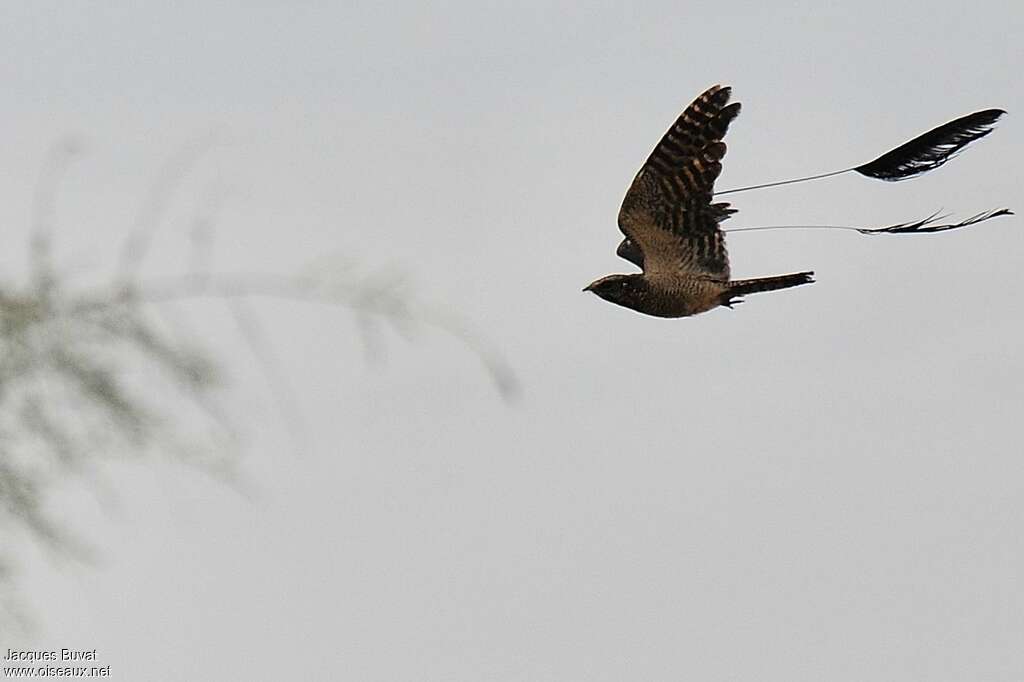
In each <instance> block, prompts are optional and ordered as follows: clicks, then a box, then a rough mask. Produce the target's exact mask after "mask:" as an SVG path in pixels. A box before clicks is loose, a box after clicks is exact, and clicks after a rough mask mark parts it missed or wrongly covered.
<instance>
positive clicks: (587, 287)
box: [583, 282, 594, 291]
mask: <svg viewBox="0 0 1024 682" xmlns="http://www.w3.org/2000/svg"><path fill="white" fill-rule="evenodd" d="M593 290H594V283H593V282H591V283H590V284H588V285H587V286H585V287H583V291H593Z"/></svg>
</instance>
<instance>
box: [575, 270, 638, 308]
mask: <svg viewBox="0 0 1024 682" xmlns="http://www.w3.org/2000/svg"><path fill="white" fill-rule="evenodd" d="M642 288H643V275H608V276H607V277H602V278H601V279H598V280H594V281H593V282H591V283H590V284H588V285H587V286H586V287H585V288H584V289H583V291H592V292H594V293H595V294H597V295H598V296H600V297H601V298H603V299H604V300H606V301H611V302H612V303H617V304H619V305H624V306H626V307H627V308H631V307H633V306H631V305H630V303H631V302H632V301H634V300H635V299H636V297H637V295H638V294H639V293H640V290H641V289H642Z"/></svg>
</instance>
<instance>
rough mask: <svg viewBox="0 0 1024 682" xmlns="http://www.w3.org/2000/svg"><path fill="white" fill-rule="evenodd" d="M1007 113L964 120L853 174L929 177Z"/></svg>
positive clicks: (998, 111)
mask: <svg viewBox="0 0 1024 682" xmlns="http://www.w3.org/2000/svg"><path fill="white" fill-rule="evenodd" d="M1005 113H1006V112H1005V111H1003V110H1002V109H985V110H984V111H976V112H974V113H973V114H968V115H966V116H961V117H960V118H958V119H956V120H955V121H950V122H949V123H945V124H943V125H940V126H939V127H938V128H933V129H932V130H929V131H928V132H927V133H924V134H923V135H918V136H917V137H915V138H914V139H913V140H911V141H910V142H907V143H905V144H901V145H900V146H899V147H896V149H893V150H892V151H890V152H886V153H885V154H882V155H881V156H879V157H878V158H877V159H875V160H874V161H869V162H868V163H865V164H864V165H862V166H857V167H856V168H854V169H853V170H855V171H857V172H858V173H860V174H861V175H866V176H868V177H869V178H878V179H879V180H887V181H889V182H894V181H897V180H906V179H907V178H912V177H914V176H916V175H920V174H921V173H926V172H928V171H930V170H934V169H936V168H938V167H939V166H941V165H942V164H944V163H946V162H947V161H949V160H950V159H951V158H953V157H954V156H956V154H957V152H959V151H960V150H961V149H963V148H964V147H966V146H967V145H969V144H970V143H971V142H974V141H975V140H980V139H981V138H983V137H985V136H986V135H988V134H989V133H991V132H992V126H994V125H995V123H996V121H998V120H999V118H1000V117H1001V116H1002V115H1003V114H1005Z"/></svg>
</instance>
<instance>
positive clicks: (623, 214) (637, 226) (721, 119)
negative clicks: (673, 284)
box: [618, 85, 740, 280]
mask: <svg viewBox="0 0 1024 682" xmlns="http://www.w3.org/2000/svg"><path fill="white" fill-rule="evenodd" d="M729 95H730V90H729V88H724V87H721V86H718V85H716V86H714V87H712V88H710V89H709V90H708V91H707V92H705V93H704V94H703V95H701V96H700V97H698V98H697V99H696V100H694V101H693V103H692V104H690V106H689V107H687V108H686V111H684V112H683V113H682V115H680V116H679V118H678V119H676V122H675V123H674V124H673V125H672V127H671V128H669V129H668V132H666V133H665V135H664V136H663V137H662V138H661V141H660V142H659V143H658V145H657V146H656V147H655V148H654V151H653V152H651V155H650V156H649V157H648V159H647V161H646V162H645V163H644V165H643V167H642V168H641V169H640V172H639V173H637V175H636V178H635V179H634V180H633V184H632V185H631V186H630V188H629V191H627V192H626V197H625V199H623V201H622V208H621V209H620V211H619V228H620V229H621V230H622V232H623V233H624V234H625V235H626V242H624V243H623V244H622V245H620V247H619V250H618V253H619V255H621V256H623V257H625V258H627V260H630V261H632V262H634V263H637V264H638V265H640V266H641V267H642V268H643V270H644V273H645V274H647V275H648V276H655V277H656V276H658V275H659V274H668V273H671V274H677V273H679V272H685V273H690V274H694V275H706V276H710V277H714V278H716V279H725V280H727V279H728V278H729V256H728V254H727V252H726V249H725V236H724V235H723V234H722V231H721V230H720V229H719V227H718V223H719V222H721V221H722V220H724V219H725V218H727V217H728V216H729V215H730V214H732V213H733V212H734V210H733V209H731V208H729V205H728V204H726V203H715V204H712V203H711V197H712V196H713V194H714V184H715V179H716V178H718V175H719V173H721V172H722V164H721V161H722V157H723V156H725V143H724V142H722V138H723V137H724V136H725V133H726V131H727V130H728V128H729V123H730V122H732V120H733V119H734V118H736V115H737V114H739V111H740V105H739V103H738V102H736V103H733V104H729V103H728V102H729ZM638 253H639V257H637V254H638ZM630 256H633V257H630ZM638 260H639V263H638V262H637V261H638Z"/></svg>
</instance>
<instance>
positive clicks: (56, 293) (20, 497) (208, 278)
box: [0, 140, 516, 630]
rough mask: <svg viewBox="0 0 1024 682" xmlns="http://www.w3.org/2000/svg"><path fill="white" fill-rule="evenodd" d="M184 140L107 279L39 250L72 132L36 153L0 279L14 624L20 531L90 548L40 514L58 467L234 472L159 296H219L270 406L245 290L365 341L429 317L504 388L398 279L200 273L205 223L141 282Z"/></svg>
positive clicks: (277, 393) (511, 380) (205, 254)
mask: <svg viewBox="0 0 1024 682" xmlns="http://www.w3.org/2000/svg"><path fill="white" fill-rule="evenodd" d="M203 149H204V147H203V145H196V144H193V145H189V146H187V147H185V148H184V149H183V150H182V152H180V153H179V154H177V155H175V156H174V157H172V159H171V160H170V161H169V162H168V164H167V165H166V166H165V168H164V169H163V170H162V171H161V172H160V174H159V175H158V179H157V181H156V183H154V187H153V189H152V192H151V195H150V196H149V197H147V198H146V200H145V201H144V202H143V209H142V210H141V212H140V213H141V217H140V218H138V219H137V220H136V222H135V224H134V225H133V226H132V229H131V230H130V232H129V233H128V236H127V238H126V240H125V244H124V249H123V251H122V258H121V260H120V268H119V271H118V272H117V273H115V276H114V277H113V278H112V279H111V281H110V284H109V286H107V287H105V288H100V289H92V290H90V289H83V288H80V287H71V286H69V285H68V284H67V282H66V279H65V278H64V277H63V276H62V273H61V272H60V271H59V270H58V269H56V268H55V267H54V265H53V262H52V258H51V242H52V233H53V225H52V214H53V210H52V206H53V199H54V195H55V192H56V188H57V185H58V182H59V178H60V176H61V174H62V171H63V169H64V167H65V166H66V165H67V163H68V161H69V160H70V159H71V158H73V157H74V156H75V155H77V154H78V152H79V151H80V146H79V145H78V144H77V143H76V142H75V141H74V140H69V141H64V142H62V143H61V144H59V145H57V146H56V147H55V148H54V149H53V150H52V152H51V154H50V155H49V156H48V157H47V160H46V162H45V163H44V166H43V170H42V173H41V176H40V180H39V184H38V186H37V192H36V197H35V206H34V212H35V215H34V224H33V226H32V232H31V240H30V244H29V258H30V262H31V271H30V275H29V277H28V281H27V282H25V283H23V284H20V285H19V284H11V283H0V526H2V527H3V529H4V532H5V535H6V536H7V541H6V542H5V543H4V545H3V549H0V630H2V628H3V627H4V625H5V624H6V625H7V626H10V627H18V626H19V624H20V625H21V626H24V624H25V623H26V622H27V619H26V617H25V614H24V612H23V609H22V608H21V607H20V606H19V603H18V600H17V598H16V595H15V593H14V589H13V585H14V584H15V583H14V579H15V577H16V571H17V569H18V566H17V562H16V561H15V557H14V555H13V551H14V550H13V548H14V547H15V546H16V543H15V542H12V541H11V540H12V539H14V538H16V537H17V536H20V537H21V538H22V539H25V538H27V539H31V540H32V541H34V542H35V543H37V544H38V545H41V546H43V547H44V548H45V549H47V550H48V551H50V552H51V553H53V554H56V555H59V556H65V557H75V558H87V557H88V556H89V549H88V547H87V545H86V544H85V543H83V542H82V541H81V540H80V539H79V538H78V537H76V536H74V535H73V534H70V533H69V532H67V531H66V530H65V529H64V528H63V527H62V526H61V524H60V523H58V522H57V521H55V520H54V519H53V518H52V517H51V515H50V514H49V513H48V512H47V492H48V491H49V490H51V489H52V488H53V486H54V485H55V484H56V483H57V482H58V481H59V480H61V479H63V478H66V477H67V476H69V475H80V476H84V477H86V478H89V477H91V476H93V475H94V474H95V472H96V464H97V463H98V462H100V461H101V460H102V459H104V458H106V459H116V458H119V457H120V458H123V457H139V456H143V455H146V454H165V455H167V454H169V455H172V456H174V457H176V458H180V459H182V460H185V461H187V462H189V463H190V464H192V465H195V466H198V467H200V468H201V469H203V470H206V471H208V472H209V473H211V474H213V475H215V476H217V477H219V478H222V479H224V480H228V481H237V475H238V473H239V470H238V454H239V447H238V445H237V439H236V437H235V433H234V431H233V429H232V426H231V424H230V420H229V419H227V418H226V417H225V416H224V413H223V410H222V409H221V408H220V406H219V404H218V397H217V395H216V390H217V389H218V388H219V386H220V382H219V378H220V375H221V372H220V371H219V370H220V368H221V364H220V362H219V360H218V359H217V358H216V357H214V354H213V352H212V351H211V350H210V349H209V348H206V347H200V346H199V345H198V344H197V343H196V342H195V341H194V340H191V339H189V338H188V335H186V334H183V333H182V332H181V330H180V329H178V328H176V325H175V324H173V320H172V318H170V317H168V316H161V314H160V306H161V304H163V303H166V302H169V301H181V300H184V299H194V298H200V297H203V298H208V297H215V298H221V299H224V300H225V301H227V303H228V312H229V313H230V314H231V315H232V316H233V317H234V319H235V322H236V323H237V326H238V329H239V332H240V334H241V336H242V338H243V339H244V340H245V341H246V342H247V343H248V345H249V346H250V349H251V350H252V352H253V356H254V357H255V358H256V360H257V362H258V363H259V364H260V367H261V369H262V371H263V372H264V373H265V375H266V377H267V379H268V381H269V383H270V386H271V393H272V394H273V397H274V399H276V400H278V407H279V408H280V410H281V412H282V416H283V417H284V418H287V417H288V416H289V412H290V410H292V409H294V406H293V405H291V404H290V401H288V399H287V396H288V395H289V394H290V393H289V389H288V386H287V381H286V380H285V378H284V376H283V374H282V372H281V371H280V370H279V369H278V363H277V361H276V359H275V356H274V352H273V348H272V346H271V344H269V343H268V342H267V341H266V339H265V337H264V335H263V333H262V328H261V326H260V324H259V321H258V318H257V316H256V315H255V314H254V313H253V311H252V310H250V308H249V307H248V306H247V305H246V299H249V298H253V297H267V296H271V297H276V298H285V299H289V300H294V301H300V302H302V301H305V302H314V303H326V304H330V305H340V306H344V307H346V308H348V309H350V310H352V311H353V313H354V314H355V315H356V319H357V320H358V321H359V322H360V325H359V328H360V329H361V330H362V332H363V336H364V339H365V340H366V343H367V346H368V348H371V349H372V348H373V347H375V346H376V345H377V343H378V340H377V339H378V334H379V326H380V324H381V323H382V322H383V323H387V324H389V325H390V326H391V327H392V328H393V329H395V330H396V331H398V332H399V333H400V334H401V335H403V336H409V335H410V331H411V330H412V329H413V328H414V327H415V326H417V325H425V326H433V327H435V328H438V329H441V330H443V331H445V332H447V333H449V334H451V335H453V336H455V337H457V338H458V339H459V340H460V341H462V342H463V343H464V344H466V346H467V348H469V349H470V350H471V351H473V352H474V353H476V354H477V355H478V357H479V358H480V359H481V361H482V362H483V364H484V366H485V368H486V369H487V370H488V371H489V373H490V374H491V376H492V378H493V380H494V382H495V385H496V387H497V388H498V390H499V392H500V393H501V394H502V396H503V397H505V398H506V399H508V398H510V397H512V395H513V394H514V393H515V391H516V380H515V376H514V374H513V373H512V372H511V370H510V369H509V368H508V367H507V365H506V364H505V363H504V361H503V360H502V358H501V357H500V355H499V354H498V353H496V352H495V351H494V350H493V349H491V348H489V347H488V346H487V345H486V344H485V343H484V342H482V341H481V340H480V339H479V338H478V337H476V336H474V335H472V334H471V333H470V332H469V331H468V330H467V328H466V326H465V324H464V323H463V322H462V321H461V320H460V319H459V318H458V317H457V316H455V315H454V314H452V313H451V312H450V311H447V310H445V309H442V308H433V309H432V308H429V307H426V306H422V305H416V304H414V303H413V301H412V300H411V297H410V292H409V291H408V290H407V289H406V288H405V287H404V286H403V285H402V278H400V277H396V276H393V274H394V273H391V274H389V275H388V276H384V277H377V278H373V277H370V278H360V279H353V278H347V277H345V276H343V275H339V269H338V268H337V267H334V268H330V269H326V268H325V269H323V271H321V272H316V271H314V272H312V273H311V274H305V275H301V276H279V275H271V274H255V275H253V274H250V275H246V276H230V275H215V274H214V273H212V272H210V271H209V269H208V267H209V263H210V260H211V259H210V254H209V245H210V241H211V235H210V234H209V232H210V230H209V226H207V229H206V231H205V233H204V235H203V236H204V238H203V239H201V240H193V241H194V243H193V247H194V249H195V253H194V254H193V263H202V264H204V267H203V268H201V269H198V270H196V271H194V272H192V273H190V274H188V275H187V276H182V277H180V278H172V279H168V280H162V281H148V282H147V281H143V280H142V279H141V278H140V272H141V271H142V268H141V264H142V261H143V259H144V257H145V253H146V250H147V249H148V248H149V243H150V241H151V238H152V235H153V232H154V231H155V229H156V227H157V225H158V224H159V223H160V220H161V212H162V210H163V207H164V206H166V204H167V203H168V194H169V193H170V191H171V189H172V188H173V187H174V186H175V185H176V184H178V183H179V181H180V178H181V177H182V176H183V175H184V174H186V173H187V172H188V171H189V168H190V167H191V164H192V163H194V162H195V160H196V159H198V158H199V156H201V152H202V150H203Z"/></svg>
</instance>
